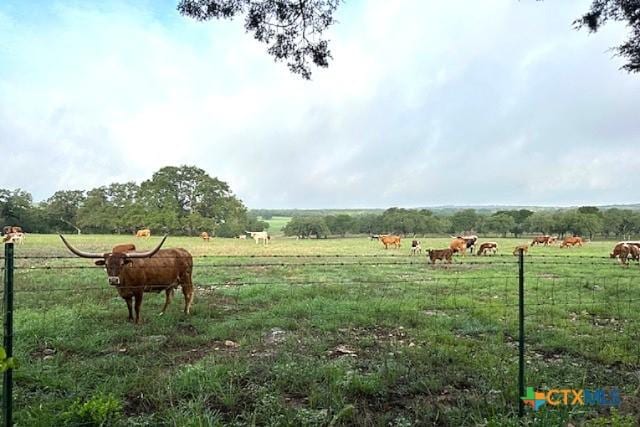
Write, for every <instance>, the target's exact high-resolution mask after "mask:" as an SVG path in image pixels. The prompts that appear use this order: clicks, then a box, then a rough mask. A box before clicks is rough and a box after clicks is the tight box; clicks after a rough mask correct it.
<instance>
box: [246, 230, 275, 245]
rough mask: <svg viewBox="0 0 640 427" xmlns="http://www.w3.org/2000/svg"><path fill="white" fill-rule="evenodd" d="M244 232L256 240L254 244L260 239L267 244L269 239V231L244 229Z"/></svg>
mask: <svg viewBox="0 0 640 427" xmlns="http://www.w3.org/2000/svg"><path fill="white" fill-rule="evenodd" d="M245 233H247V234H249V235H250V236H251V237H253V240H255V241H256V245H257V244H258V243H260V241H262V243H263V244H264V245H265V246H267V245H268V244H269V240H270V239H271V238H270V237H269V233H267V232H266V231H245Z"/></svg>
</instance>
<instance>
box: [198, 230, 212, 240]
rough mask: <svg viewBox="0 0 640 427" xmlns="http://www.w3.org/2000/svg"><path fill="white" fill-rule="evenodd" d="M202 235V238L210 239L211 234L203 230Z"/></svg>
mask: <svg viewBox="0 0 640 427" xmlns="http://www.w3.org/2000/svg"><path fill="white" fill-rule="evenodd" d="M200 237H201V238H202V240H207V241H208V240H209V238H210V236H209V233H207V232H206V231H203V232H202V233H200Z"/></svg>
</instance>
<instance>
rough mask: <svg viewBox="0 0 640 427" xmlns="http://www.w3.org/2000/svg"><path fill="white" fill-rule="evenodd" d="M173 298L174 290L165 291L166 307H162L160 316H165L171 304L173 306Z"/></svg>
mask: <svg viewBox="0 0 640 427" xmlns="http://www.w3.org/2000/svg"><path fill="white" fill-rule="evenodd" d="M172 297H173V288H167V289H165V299H164V307H162V311H161V312H160V315H163V314H164V312H165V310H166V309H167V307H168V306H169V304H171V298H172Z"/></svg>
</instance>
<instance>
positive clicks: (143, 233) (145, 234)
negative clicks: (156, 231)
mask: <svg viewBox="0 0 640 427" xmlns="http://www.w3.org/2000/svg"><path fill="white" fill-rule="evenodd" d="M136 237H151V230H149V229H148V228H143V229H142V230H138V231H136Z"/></svg>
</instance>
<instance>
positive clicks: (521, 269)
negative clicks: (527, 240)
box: [518, 249, 525, 417]
mask: <svg viewBox="0 0 640 427" xmlns="http://www.w3.org/2000/svg"><path fill="white" fill-rule="evenodd" d="M518 267H519V269H518V326H519V333H518V335H519V337H518V340H519V346H518V416H519V417H523V416H524V402H523V401H522V397H523V396H524V388H525V385H524V249H520V250H519V251H518Z"/></svg>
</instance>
